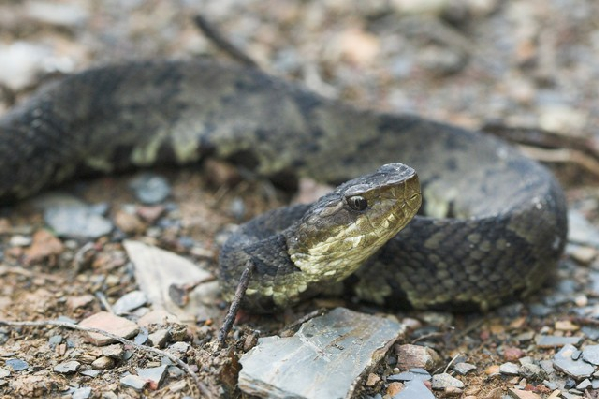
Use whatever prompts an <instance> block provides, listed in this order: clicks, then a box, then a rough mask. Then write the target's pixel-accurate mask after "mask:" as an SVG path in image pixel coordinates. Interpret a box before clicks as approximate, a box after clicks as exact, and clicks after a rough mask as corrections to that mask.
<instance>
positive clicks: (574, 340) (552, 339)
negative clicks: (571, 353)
mask: <svg viewBox="0 0 599 399" xmlns="http://www.w3.org/2000/svg"><path fill="white" fill-rule="evenodd" d="M582 339H583V338H582V337H558V336H555V335H540V336H537V346H539V347H540V348H559V347H560V346H564V345H576V344H578V343H580V341H582Z"/></svg>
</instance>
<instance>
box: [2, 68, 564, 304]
mask: <svg viewBox="0 0 599 399" xmlns="http://www.w3.org/2000/svg"><path fill="white" fill-rule="evenodd" d="M207 156H211V157H219V158H222V159H226V160H233V161H235V162H238V163H240V164H242V165H244V166H245V167H249V168H251V169H252V170H253V171H255V172H256V173H258V174H260V175H262V176H267V177H271V178H273V179H282V178H286V177H290V176H292V177H302V176H309V177H313V178H316V179H319V180H322V181H326V182H333V183H340V182H342V181H345V180H347V179H348V178H356V177H357V178H356V179H355V180H350V181H349V182H347V183H344V184H342V185H340V186H339V187H338V188H337V190H336V191H335V192H334V193H332V194H329V195H327V196H325V197H323V198H321V200H319V201H318V202H317V203H316V204H314V205H312V206H303V205H302V206H294V207H290V208H282V209H277V210H274V211H271V212H268V213H266V214H264V215H263V216H261V217H258V218H257V219H255V220H253V221H251V222H249V223H248V224H246V225H244V226H242V227H240V228H239V229H238V231H237V232H236V233H235V234H234V235H233V236H232V237H231V238H230V239H229V241H228V242H227V243H226V244H225V245H224V247H223V248H222V251H221V284H222V287H223V289H224V292H225V294H226V295H228V296H230V295H231V292H232V291H233V290H234V287H235V285H236V284H237V280H238V279H239V276H240V274H241V272H242V270H243V269H244V264H245V263H246V262H247V261H248V260H251V261H252V262H254V264H255V265H256V272H255V273H254V275H253V277H252V280H251V281H250V286H249V289H248V291H247V298H246V302H245V305H246V306H248V307H250V308H254V309H257V310H269V309H273V306H274V307H285V306H289V305H291V304H293V303H295V302H297V301H298V300H300V299H302V298H304V297H306V296H309V295H315V294H317V293H319V292H323V291H327V290H329V289H331V288H333V287H334V286H336V285H338V284H337V283H338V282H339V281H341V280H345V281H344V283H343V284H344V288H348V289H351V290H353V293H354V294H355V295H357V296H359V297H360V298H363V299H365V300H369V301H373V302H375V303H379V304H390V305H410V306H412V307H414V308H450V309H469V308H479V309H487V308H490V307H493V306H497V305H498V304H500V303H502V302H504V301H506V300H508V299H510V298H512V297H516V296H520V295H525V294H527V293H529V292H531V291H533V290H535V289H536V288H537V287H539V285H540V284H541V283H542V281H543V280H544V279H545V278H546V276H547V275H550V274H551V272H552V271H553V270H554V269H555V265H556V262H557V259H558V258H559V256H560V254H561V252H562V251H563V248H564V245H565V241H566V235H567V216H566V205H565V199H564V195H563V193H562V191H561V189H560V187H559V185H558V183H557V182H556V180H555V179H554V177H553V176H552V175H551V173H550V172H548V171H547V170H546V169H545V168H544V167H543V166H541V165H539V164H538V163H536V162H533V161H531V160H529V159H527V158H526V157H525V156H523V155H521V154H520V153H519V152H518V151H517V150H516V149H514V148H512V147H511V146H509V145H508V144H506V143H504V142H502V141H500V140H499V139H497V138H494V137H490V136H487V135H484V134H482V133H478V132H471V131H467V130H464V129H461V128H458V127H455V126H451V125H448V124H444V123H440V122H436V121H432V120H427V119H423V118H420V117H417V116H412V115H402V114H384V113H377V112H374V111H371V110H362V109H358V108H355V107H353V106H350V105H346V104H343V103H340V102H337V101H333V100H329V99H326V98H323V97H321V96H319V95H317V94H315V93H312V92H310V91H308V90H305V89H303V88H301V87H299V86H296V85H293V84H291V83H287V82H285V81H282V80H280V79H277V78H275V77H271V76H268V75H266V74H263V73H261V72H258V71H254V70H248V69H245V68H242V67H239V66H233V65H223V64H221V63H216V62H213V61H207V60H195V61H140V62H131V63H125V64H121V65H109V66H104V67H99V68H96V69H91V70H88V71H85V72H82V73H79V74H74V75H70V76H67V77H65V78H63V79H61V80H59V81H58V82H54V83H51V84H50V85H48V86H46V87H44V88H42V89H41V90H39V91H38V92H36V93H35V94H34V95H32V96H31V97H30V98H29V99H28V100H27V101H25V102H24V103H22V104H19V105H17V106H16V107H14V108H13V109H11V110H9V111H8V112H7V113H5V114H4V115H3V116H2V118H1V119H0V164H1V166H2V167H1V168H0V200H2V201H3V202H4V203H11V202H14V201H15V200H17V199H19V198H22V197H25V196H28V195H31V194H34V193H36V192H38V191H40V190H42V189H44V188H45V187H48V186H53V185H56V184H57V183H59V182H62V181H64V180H66V179H70V178H72V177H73V176H75V175H77V174H80V173H87V172H103V173H108V172H114V171H119V170H124V169H128V168H131V167H136V166H148V165H152V164H157V163H173V162H175V163H193V162H199V161H201V160H203V159H204V158H205V157H207ZM396 162H402V163H405V164H407V165H410V166H411V168H413V169H411V168H410V167H408V166H405V165H403V164H397V163H396ZM381 165H384V166H381ZM414 170H415V171H416V172H417V174H418V178H417V177H416V176H415V174H414ZM359 176H364V177H359ZM418 179H419V183H418ZM421 192H422V196H421V194H420V193H421ZM421 202H422V207H421V209H420V211H419V213H418V215H416V216H414V218H413V219H412V220H411V222H409V223H408V221H409V219H410V218H411V217H412V216H413V214H414V213H416V211H417V210H418V208H419V206H420V203H421ZM406 224H407V226H405V228H403V229H401V228H402V227H404V225H406ZM400 229H401V230H400ZM399 230H400V231H399ZM398 231H399V232H398Z"/></svg>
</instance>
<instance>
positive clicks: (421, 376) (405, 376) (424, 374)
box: [387, 369, 432, 382]
mask: <svg viewBox="0 0 599 399" xmlns="http://www.w3.org/2000/svg"><path fill="white" fill-rule="evenodd" d="M431 378H432V377H431V375H430V374H429V372H428V371H426V370H424V369H410V370H408V371H404V372H403V373H399V374H393V375H390V376H389V377H387V381H400V382H407V381H428V380H430V379H431Z"/></svg>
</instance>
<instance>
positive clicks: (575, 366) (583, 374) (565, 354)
mask: <svg viewBox="0 0 599 399" xmlns="http://www.w3.org/2000/svg"><path fill="white" fill-rule="evenodd" d="M576 351H577V349H576V348H575V347H574V346H572V345H565V346H564V347H563V348H562V349H561V350H560V351H559V352H557V353H556V354H555V356H554V357H553V364H554V366H555V368H556V369H558V370H560V371H562V372H564V373H566V374H568V375H569V376H571V377H572V378H574V379H583V378H588V377H590V376H591V374H593V372H594V371H595V367H593V366H592V365H591V364H589V363H587V362H585V361H584V360H582V359H580V358H577V359H576V360H574V359H572V354H573V353H575V352H576Z"/></svg>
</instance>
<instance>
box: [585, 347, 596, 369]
mask: <svg viewBox="0 0 599 399" xmlns="http://www.w3.org/2000/svg"><path fill="white" fill-rule="evenodd" d="M582 357H583V359H584V360H586V361H587V362H589V363H591V364H593V365H595V366H599V345H587V346H586V347H585V348H584V350H583V351H582Z"/></svg>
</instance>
